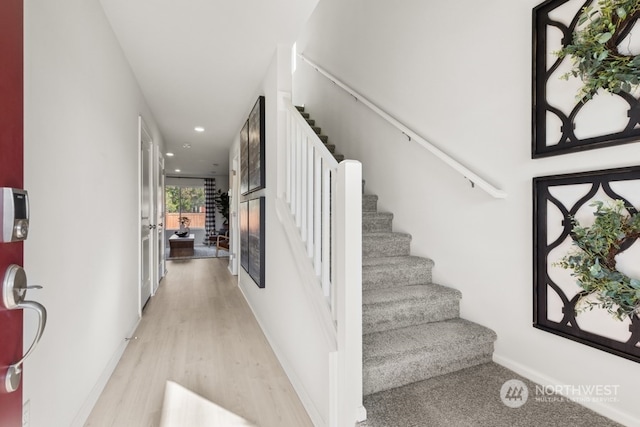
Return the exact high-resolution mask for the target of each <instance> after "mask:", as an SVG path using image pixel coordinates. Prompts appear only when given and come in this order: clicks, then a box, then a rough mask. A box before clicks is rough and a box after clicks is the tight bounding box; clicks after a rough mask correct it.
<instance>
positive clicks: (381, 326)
mask: <svg viewBox="0 0 640 427" xmlns="http://www.w3.org/2000/svg"><path fill="white" fill-rule="evenodd" d="M459 315H460V305H459V300H458V299H457V298H447V299H442V300H439V301H437V300H436V301H428V300H424V299H418V300H410V301H394V302H389V303H386V304H372V305H364V306H363V307H362V332H363V333H365V334H368V333H371V332H382V331H388V330H391V329H397V328H403V327H405V326H410V325H420V324H424V323H429V322H439V321H441V320H448V319H455V318H456V317H458V316H459Z"/></svg>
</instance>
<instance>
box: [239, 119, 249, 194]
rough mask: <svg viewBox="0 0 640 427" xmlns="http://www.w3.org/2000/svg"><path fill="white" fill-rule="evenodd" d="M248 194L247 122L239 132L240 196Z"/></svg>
mask: <svg viewBox="0 0 640 427" xmlns="http://www.w3.org/2000/svg"><path fill="white" fill-rule="evenodd" d="M247 193H249V121H248V120H247V121H246V122H245V123H244V126H243V127H242V130H241V131H240V194H242V195H245V194H247Z"/></svg>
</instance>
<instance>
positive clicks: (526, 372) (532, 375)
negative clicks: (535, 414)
mask: <svg viewBox="0 0 640 427" xmlns="http://www.w3.org/2000/svg"><path fill="white" fill-rule="evenodd" d="M493 361H494V362H496V363H497V364H498V365H501V366H504V367H505V368H508V369H511V370H512V371H514V372H515V373H517V374H519V375H522V376H523V377H525V378H527V379H529V380H531V381H533V382H535V383H538V384H541V385H551V386H560V385H563V383H562V382H561V381H559V380H557V379H555V378H551V377H549V376H547V375H544V374H543V373H541V372H539V371H536V370H534V369H531V368H529V367H527V366H524V365H522V364H520V363H518V362H515V361H513V360H511V359H509V358H506V357H503V356H499V355H496V354H495V353H494V355H493ZM558 389H561V388H558ZM565 397H567V398H568V399H571V396H565ZM576 403H577V404H579V405H582V406H584V407H586V408H588V409H591V410H592V411H594V412H597V413H598V414H600V415H603V416H605V417H607V418H609V419H612V420H613V421H615V422H617V423H620V424H622V425H625V426H627V427H640V420H639V419H638V418H637V417H635V416H633V415H632V414H629V413H626V412H622V411H620V410H618V409H616V408H614V407H612V406H611V405H609V404H607V403H605V402H582V401H577V402H576Z"/></svg>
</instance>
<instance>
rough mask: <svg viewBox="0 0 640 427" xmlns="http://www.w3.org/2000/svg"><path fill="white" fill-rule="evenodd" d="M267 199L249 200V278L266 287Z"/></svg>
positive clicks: (260, 286)
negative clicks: (265, 238)
mask: <svg viewBox="0 0 640 427" xmlns="http://www.w3.org/2000/svg"><path fill="white" fill-rule="evenodd" d="M264 237H265V198H264V197H259V198H257V199H252V200H249V270H248V273H249V276H251V278H252V279H253V281H254V282H256V285H258V287H259V288H264V286H265V248H264V245H265V240H264Z"/></svg>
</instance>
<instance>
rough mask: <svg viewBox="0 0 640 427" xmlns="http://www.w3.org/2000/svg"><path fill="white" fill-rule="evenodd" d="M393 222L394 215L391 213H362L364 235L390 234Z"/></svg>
mask: <svg viewBox="0 0 640 427" xmlns="http://www.w3.org/2000/svg"><path fill="white" fill-rule="evenodd" d="M363 186H364V182H363ZM392 222H393V214H392V213H391V212H362V232H363V233H375V232H389V231H391V224H392Z"/></svg>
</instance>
